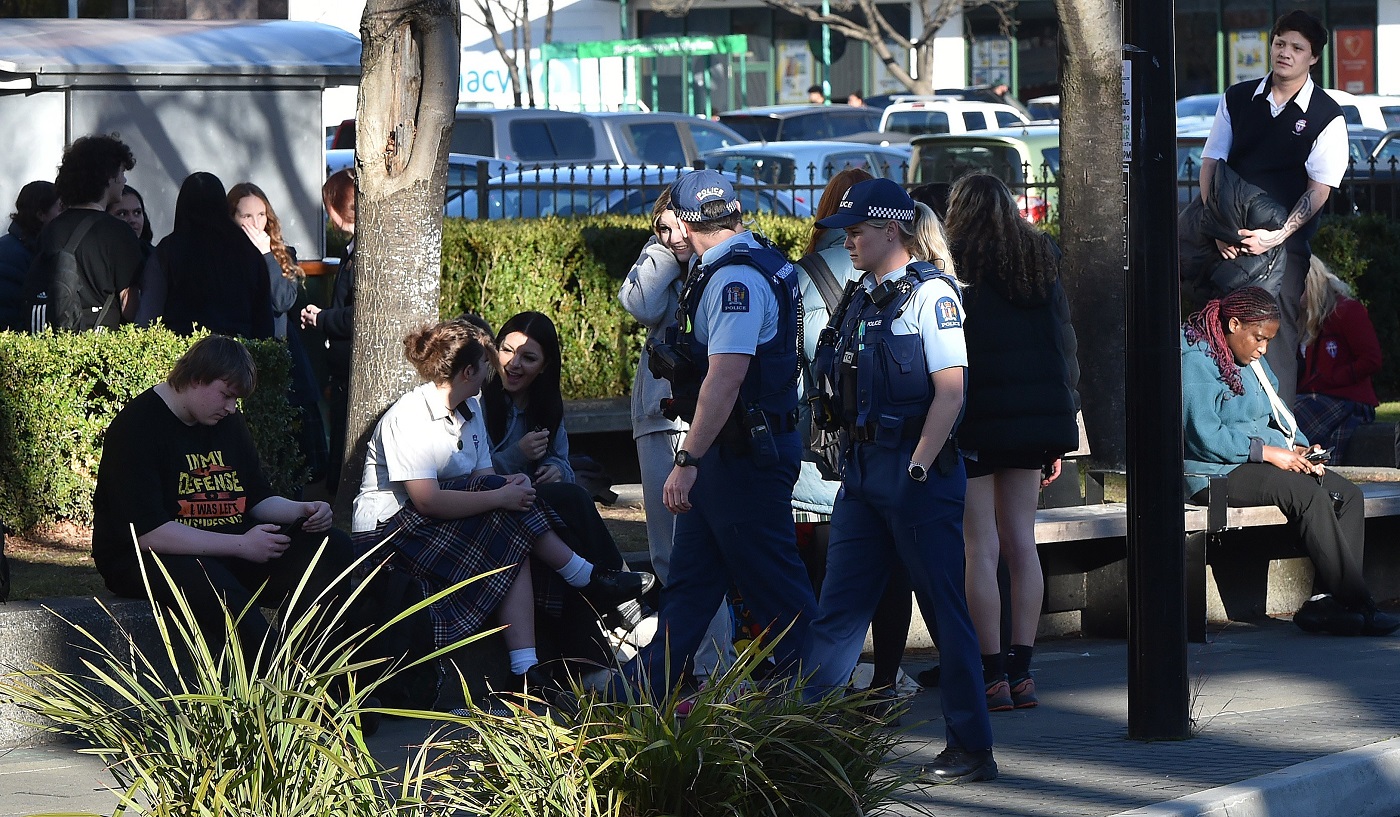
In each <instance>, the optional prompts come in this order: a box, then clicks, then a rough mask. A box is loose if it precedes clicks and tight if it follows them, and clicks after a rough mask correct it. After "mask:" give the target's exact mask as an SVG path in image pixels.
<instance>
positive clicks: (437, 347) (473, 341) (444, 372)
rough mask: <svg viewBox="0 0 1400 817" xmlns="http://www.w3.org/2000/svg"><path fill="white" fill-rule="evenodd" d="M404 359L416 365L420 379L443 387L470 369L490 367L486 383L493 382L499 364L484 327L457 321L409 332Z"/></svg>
mask: <svg viewBox="0 0 1400 817" xmlns="http://www.w3.org/2000/svg"><path fill="white" fill-rule="evenodd" d="M403 353H404V357H406V358H408V362H409V363H412V364H413V368H414V369H416V370H417V371H418V376H419V377H421V378H423V379H424V380H428V381H431V382H432V383H434V384H437V385H441V384H443V383H446V382H447V381H449V380H451V379H452V378H454V377H456V376H457V375H459V374H461V372H462V370H463V369H465V368H467V367H468V366H475V365H477V364H478V363H481V362H482V360H483V359H484V360H485V363H484V364H482V365H485V366H488V367H490V370H489V372H488V374H487V375H486V381H487V382H488V383H489V382H491V380H492V378H494V377H495V375H496V369H497V367H498V366H499V363H498V361H497V358H496V344H495V343H493V342H492V341H491V336H490V335H489V334H487V333H486V332H485V330H483V329H482V328H481V327H479V326H477V325H475V324H473V323H470V322H468V321H465V320H462V319H461V318H456V319H454V320H450V321H442V322H441V323H438V324H435V325H433V326H425V327H422V328H421V329H416V330H414V331H412V332H409V333H408V335H407V336H406V337H405V338H404V339H403Z"/></svg>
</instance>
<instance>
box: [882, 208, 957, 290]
mask: <svg viewBox="0 0 1400 817" xmlns="http://www.w3.org/2000/svg"><path fill="white" fill-rule="evenodd" d="M865 223H866V224H869V225H871V226H872V227H874V228H875V229H877V230H883V229H884V228H885V225H886V224H894V225H896V226H897V227H898V228H899V243H900V245H901V246H903V247H904V251H905V252H907V253H909V257H910V258H912V259H914V260H915V261H927V262H929V263H930V264H933V265H934V266H935V267H938V268H939V269H940V270H942V271H943V272H944V273H945V274H947V275H951V276H952V277H954V278H957V277H958V271H957V270H956V269H955V268H954V266H953V253H952V252H950V251H949V250H948V239H947V237H945V236H944V235H943V222H941V221H939V220H938V216H936V215H934V213H933V209H932V208H930V207H929V206H928V205H927V204H924V203H923V202H921V201H916V202H914V220H913V221H896V220H895V219H888V218H871V219H866V221H865Z"/></svg>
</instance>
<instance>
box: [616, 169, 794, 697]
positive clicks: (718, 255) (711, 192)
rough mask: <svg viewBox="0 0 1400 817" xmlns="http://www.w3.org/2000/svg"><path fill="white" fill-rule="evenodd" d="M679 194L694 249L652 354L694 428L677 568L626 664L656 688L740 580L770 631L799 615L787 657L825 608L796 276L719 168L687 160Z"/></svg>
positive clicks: (679, 508)
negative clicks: (810, 500) (805, 492)
mask: <svg viewBox="0 0 1400 817" xmlns="http://www.w3.org/2000/svg"><path fill="white" fill-rule="evenodd" d="M671 207H672V209H673V210H674V211H675V214H676V218H677V219H678V220H679V222H680V225H681V229H682V230H683V231H684V232H685V233H686V236H687V241H688V242H689V243H690V245H691V248H692V249H693V250H694V257H693V259H692V269H691V272H690V275H689V276H688V278H687V281H686V287H685V289H684V291H683V292H682V293H681V299H680V308H679V309H678V311H677V318H678V321H677V322H678V324H679V325H678V326H677V327H676V328H675V330H674V331H675V334H674V335H673V336H672V338H670V340H671V341H673V342H671V343H668V344H664V347H669V348H659V349H654V350H653V356H652V359H653V360H654V361H655V360H657V359H658V358H659V359H660V364H659V365H661V366H662V367H663V368H664V367H666V366H667V361H669V362H670V363H671V364H674V365H672V367H671V371H669V372H664V373H665V374H667V376H668V379H671V380H672V392H673V395H674V397H673V399H674V403H673V408H674V410H675V411H676V413H678V414H679V415H680V416H681V417H682V418H684V419H685V420H687V421H688V422H689V423H690V431H689V432H688V433H687V434H686V436H685V442H684V447H683V448H681V449H680V450H679V451H677V452H676V463H675V467H674V468H673V469H672V471H671V474H670V476H669V477H668V478H667V480H666V486H665V488H664V490H663V498H664V501H665V503H666V507H667V508H669V509H670V510H671V512H672V513H675V514H678V515H679V517H678V519H677V521H676V535H675V549H674V551H673V552H672V556H671V577H670V578H671V581H670V583H669V584H668V585H667V586H666V588H665V591H664V592H663V594H662V600H661V614H660V620H659V622H658V629H657V634H656V637H655V639H654V640H653V641H652V642H651V644H650V645H649V646H648V648H647V649H645V650H643V651H642V653H641V655H640V656H638V659H637V660H636V661H635V662H633V666H631V667H629V668H628V669H629V671H630V672H629V674H630V675H632V676H633V677H634V678H635V677H636V673H637V670H638V669H639V668H641V669H644V670H645V673H646V674H645V676H644V678H645V680H646V681H647V682H648V683H649V685H650V687H651V689H652V692H653V694H664V693H665V692H666V691H667V690H669V689H670V688H671V687H672V686H673V685H674V684H675V682H676V680H677V679H678V678H679V676H680V673H681V671H682V669H683V668H684V666H685V663H686V661H687V660H689V659H690V658H692V657H693V656H694V654H695V651H696V649H697V648H698V647H699V646H700V643H701V640H702V639H703V638H704V633H705V630H706V627H707V626H708V624H709V621H710V619H711V618H712V617H713V615H714V611H715V608H716V607H718V606H719V604H720V603H721V602H722V601H723V599H724V595H725V591H726V590H728V588H729V586H730V585H731V583H732V584H733V585H735V586H737V587H738V589H739V591H740V592H741V593H742V594H743V596H744V601H745V603H746V604H748V606H749V608H750V609H751V610H752V611H753V613H754V615H755V618H756V620H757V621H758V622H760V623H762V624H763V625H764V626H768V627H770V628H771V629H770V631H769V635H768V637H769V638H775V637H777V635H778V634H779V633H780V632H782V631H783V629H784V628H788V627H790V628H791V629H790V630H789V631H788V632H787V634H786V635H784V636H783V638H782V641H781V642H779V644H778V646H777V649H776V651H775V657H776V659H777V661H778V664H779V666H780V668H783V669H786V670H789V671H791V670H792V669H794V668H795V665H796V659H797V656H798V654H799V650H800V649H801V647H802V642H803V640H804V639H805V637H806V632H807V625H808V623H809V620H810V618H811V615H812V613H813V611H814V610H815V608H816V600H815V597H814V595H813V593H812V587H811V584H810V583H809V581H808V579H807V571H806V569H805V568H804V567H803V565H802V562H801V560H800V559H799V558H798V555H797V544H796V540H795V535H794V529H793V522H792V515H791V503H792V486H793V483H794V482H795V481H796V480H797V471H798V463H799V460H800V458H801V456H800V449H801V443H800V441H799V438H798V434H797V432H796V409H797V375H798V368H797V314H796V310H797V309H798V300H799V299H798V294H797V276H796V275H795V274H794V273H793V267H792V264H790V263H788V261H787V259H785V258H784V257H783V256H782V254H781V253H779V252H778V251H776V250H774V249H772V248H771V247H770V246H768V245H767V244H766V243H765V242H763V241H762V240H760V239H759V238H757V237H756V236H754V235H753V234H752V233H750V232H749V231H747V230H745V229H744V228H743V226H742V224H741V223H740V220H739V202H738V198H737V197H736V195H735V193H734V188H733V187H732V186H731V185H730V184H729V181H728V180H726V179H725V178H724V177H723V176H721V175H720V174H719V173H716V172H715V171H713V170H701V171H695V172H691V173H687V174H685V175H684V176H683V177H681V179H680V180H679V181H677V182H676V183H675V185H674V186H673V187H672V189H671ZM668 647H669V660H668V655H667V650H668Z"/></svg>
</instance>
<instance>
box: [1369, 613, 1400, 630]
mask: <svg viewBox="0 0 1400 817" xmlns="http://www.w3.org/2000/svg"><path fill="white" fill-rule="evenodd" d="M1361 617H1362V619H1363V621H1364V623H1363V624H1362V625H1361V634H1362V635H1390V634H1391V633H1393V632H1395V631H1396V630H1400V618H1397V617H1396V616H1393V615H1391V614H1390V613H1382V612H1381V611H1380V610H1367V611H1366V612H1364V613H1362V614H1361Z"/></svg>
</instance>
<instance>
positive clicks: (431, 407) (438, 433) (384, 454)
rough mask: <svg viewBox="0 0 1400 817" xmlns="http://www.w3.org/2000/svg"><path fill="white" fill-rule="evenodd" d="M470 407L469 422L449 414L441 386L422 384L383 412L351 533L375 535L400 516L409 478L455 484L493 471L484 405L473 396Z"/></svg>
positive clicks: (367, 458) (368, 456)
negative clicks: (374, 531) (390, 519)
mask: <svg viewBox="0 0 1400 817" xmlns="http://www.w3.org/2000/svg"><path fill="white" fill-rule="evenodd" d="M467 406H468V408H469V410H470V412H471V415H472V416H471V419H467V418H466V417H464V416H462V413H461V412H460V411H456V410H449V409H448V408H447V406H445V405H443V401H442V393H441V392H439V391H438V389H437V386H435V385H433V384H432V383H424V384H423V385H421V386H419V387H418V388H416V389H414V390H413V391H411V392H409V393H408V394H405V395H404V396H403V397H400V398H399V399H398V401H397V402H395V403H394V405H393V406H391V407H390V408H389V410H388V411H386V412H384V416H383V417H381V418H380V420H379V424H378V425H376V426H375V427H374V434H373V435H372V436H371V437H370V440H369V447H368V449H367V450H366V452H365V470H364V473H363V476H362V479H361V481H360V492H359V494H357V495H356V496H355V510H354V518H353V520H352V522H351V530H353V531H355V532H356V533H359V532H361V531H372V530H374V529H375V528H377V527H379V526H380V525H381V524H382V523H383V522H385V521H386V520H387V519H389V517H391V516H393V515H394V514H396V513H398V511H399V509H400V508H402V507H403V506H404V503H405V502H407V501H408V492H407V491H405V490H404V487H403V483H404V482H406V481H408V480H410V479H436V480H445V479H452V478H454V477H461V476H466V475H467V474H471V473H472V472H474V471H479V470H482V469H486V468H490V467H491V443H490V440H489V439H488V438H487V436H486V421H485V419H483V417H482V413H481V406H480V405H478V404H477V400H476V398H475V397H473V398H471V399H470V400H468V401H467Z"/></svg>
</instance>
